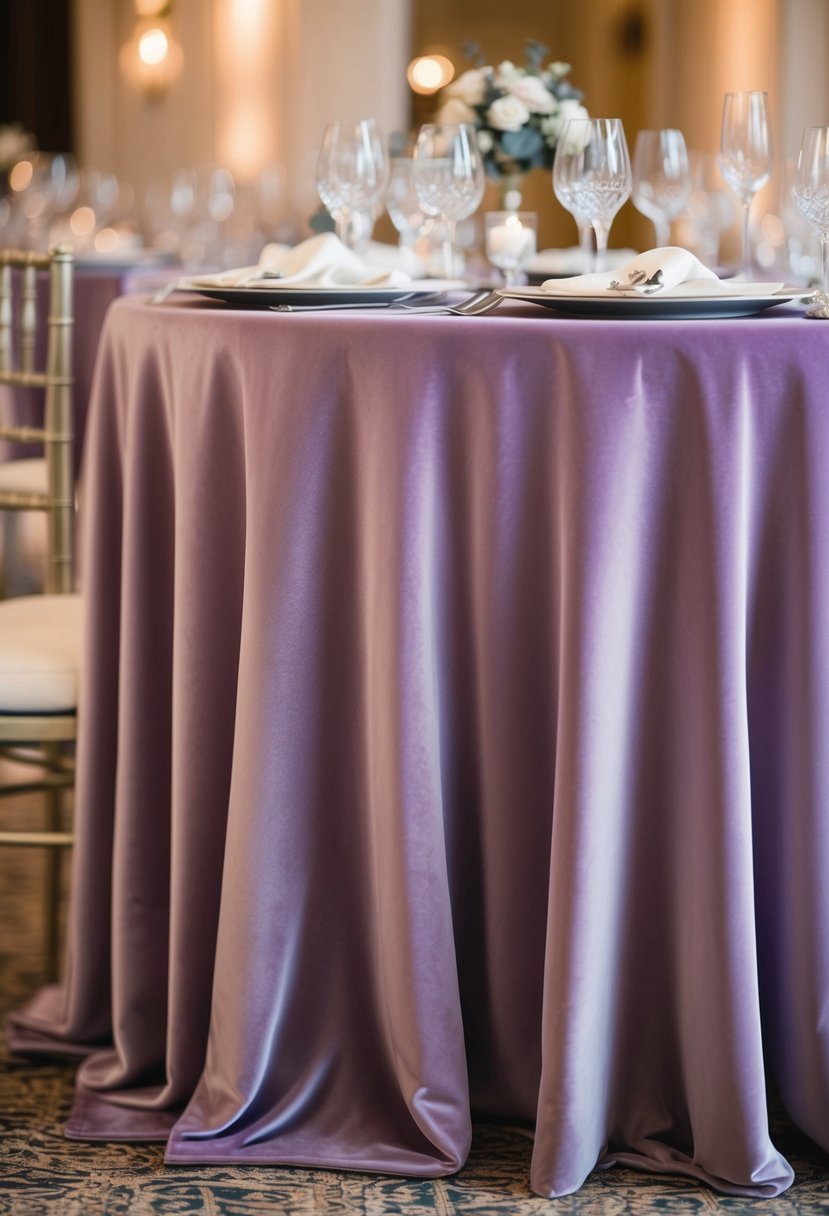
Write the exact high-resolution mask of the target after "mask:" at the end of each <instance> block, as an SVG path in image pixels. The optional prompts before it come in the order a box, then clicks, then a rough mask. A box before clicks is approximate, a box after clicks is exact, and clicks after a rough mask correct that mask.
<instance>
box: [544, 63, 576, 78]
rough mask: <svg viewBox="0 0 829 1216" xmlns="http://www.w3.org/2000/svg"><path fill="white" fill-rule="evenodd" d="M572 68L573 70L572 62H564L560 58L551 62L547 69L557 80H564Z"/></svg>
mask: <svg viewBox="0 0 829 1216" xmlns="http://www.w3.org/2000/svg"><path fill="white" fill-rule="evenodd" d="M570 70H571V68H570V64H569V63H562V62H561V61H560V60H557V61H556V63H551V64H550V66H549V67H548V69H547V71H548V72H549V73H550V75H551V76H553V77H554V78H555V79H556V80H562V79H563V78H564V77H565V76H567V75H568V74H569V73H570Z"/></svg>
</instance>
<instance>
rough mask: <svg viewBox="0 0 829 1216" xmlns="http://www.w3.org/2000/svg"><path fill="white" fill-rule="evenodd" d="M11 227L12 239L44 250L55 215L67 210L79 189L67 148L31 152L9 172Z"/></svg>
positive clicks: (74, 166)
mask: <svg viewBox="0 0 829 1216" xmlns="http://www.w3.org/2000/svg"><path fill="white" fill-rule="evenodd" d="M8 180H9V198H8V202H9V207H10V225H9V226H10V228H11V229H12V230H13V232H14V237H15V242H16V243H19V244H21V245H23V246H25V247H27V248H30V249H41V250H45V249H46V248H47V247H48V245H49V240H50V227H51V224H52V221H53V219H54V218H55V216H56V215H59V214H60V213H61V212H62V211H64V210H66V208H68V207H69V206H70V205H71V204H72V202H73V201H74V199H75V197H76V195H77V193H78V185H79V175H78V166H77V164H76V162H75V158H74V156H72V155H71V154H70V153H68V152H31V153H28V154H27V155H26V156H24V157H21V159H20V160H19V161H17V162H16V163H15V164H14V165H13V166H12V168H11V170H10V172H9V179H8Z"/></svg>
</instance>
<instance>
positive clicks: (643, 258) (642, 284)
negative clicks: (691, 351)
mask: <svg viewBox="0 0 829 1216" xmlns="http://www.w3.org/2000/svg"><path fill="white" fill-rule="evenodd" d="M782 286H783V284H782V283H743V282H740V281H739V280H736V279H728V280H723V279H719V278H717V276H716V274H715V273H714V271H713V270H709V269H708V267H707V266H703V264H702V262H700V261H699V259H698V258H695V257H694V255H693V254H692V253H690V252H689V251H688V250H687V249H679V248H672V247H667V248H664V249H649V250H648V251H647V252H646V253H638V254H636V255H635V256H634V257H632V258H631V259H630V260H629V261H628V262H625V264H624V265H623V266H617V267H615V269H613V270H604V271H600V272H598V273H596V274H580V275H576V276H575V278H571V279H545V281H544V282H543V283H542V284H541V290H542V291H543V292H545V293H546V294H548V295H556V296H615V297H624V296H654V297H657V296H658V297H659V298H660V299H665V297H677V296H680V297H687V298H690V297H693V296H714V295H726V296H768V295H773V294H774V292H776V291H779V289H780V288H781V287H782Z"/></svg>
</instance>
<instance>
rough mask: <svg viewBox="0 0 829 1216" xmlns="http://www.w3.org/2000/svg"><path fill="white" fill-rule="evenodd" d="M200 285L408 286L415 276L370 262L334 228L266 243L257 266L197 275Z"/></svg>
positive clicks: (257, 286)
mask: <svg viewBox="0 0 829 1216" xmlns="http://www.w3.org/2000/svg"><path fill="white" fill-rule="evenodd" d="M190 282H191V283H193V284H194V285H195V286H199V287H246V288H253V289H255V288H267V289H269V290H272V289H273V288H274V287H292V288H301V287H309V288H320V287H406V286H407V285H408V284H409V283H410V282H411V276H410V275H408V274H406V273H404V272H403V271H402V270H380V269H377V268H376V267H372V266H368V265H367V264H366V263H365V262H364V261H363V260H362V259H361V258H359V257H358V256H357V254H356V253H354V251H353V250H351V249H349V248H348V247H347V246H346V245H344V244H343V243H342V241H341V240H340V239H339V237H337V236H335V235H334V233H333V232H320V233H318V234H317V236H312V237H309V239H308V240H307V241H302V242H301V243H300V244H299V245H294V246H290V245H266V246H265V248H264V249H263V250H262V252H261V254H260V255H259V261H258V263H257V264H256V266H242V267H240V269H238V270H223V271H221V273H219V274H205V275H197V276H195V277H194V278H191V279H190Z"/></svg>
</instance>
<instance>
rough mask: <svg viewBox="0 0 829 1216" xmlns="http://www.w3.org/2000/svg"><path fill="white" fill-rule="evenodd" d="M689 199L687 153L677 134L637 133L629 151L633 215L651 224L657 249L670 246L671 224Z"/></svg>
mask: <svg viewBox="0 0 829 1216" xmlns="http://www.w3.org/2000/svg"><path fill="white" fill-rule="evenodd" d="M690 196H691V170H690V166H689V163H688V150H687V148H686V147H685V138H684V136H683V134H682V132H681V131H677V130H674V129H673V128H664V129H663V130H660V131H639V133H638V134H637V136H636V146H635V148H634V150H633V196H632V201H633V205H634V207H636V209H637V211H641V212H642V214H643V215H645V216H647V217H648V219H649V220H650V221H651V222H652V223H653V226H654V229H655V230H656V244H657V246H658V247H660V248H661V247H662V246H664V245H668V244H670V240H671V221H672V220H675V219H677V218H678V216H680V215H681V214H682V211H683V208H684V207H685V205H686V203H687V202H688V199H689V198H690Z"/></svg>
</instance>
